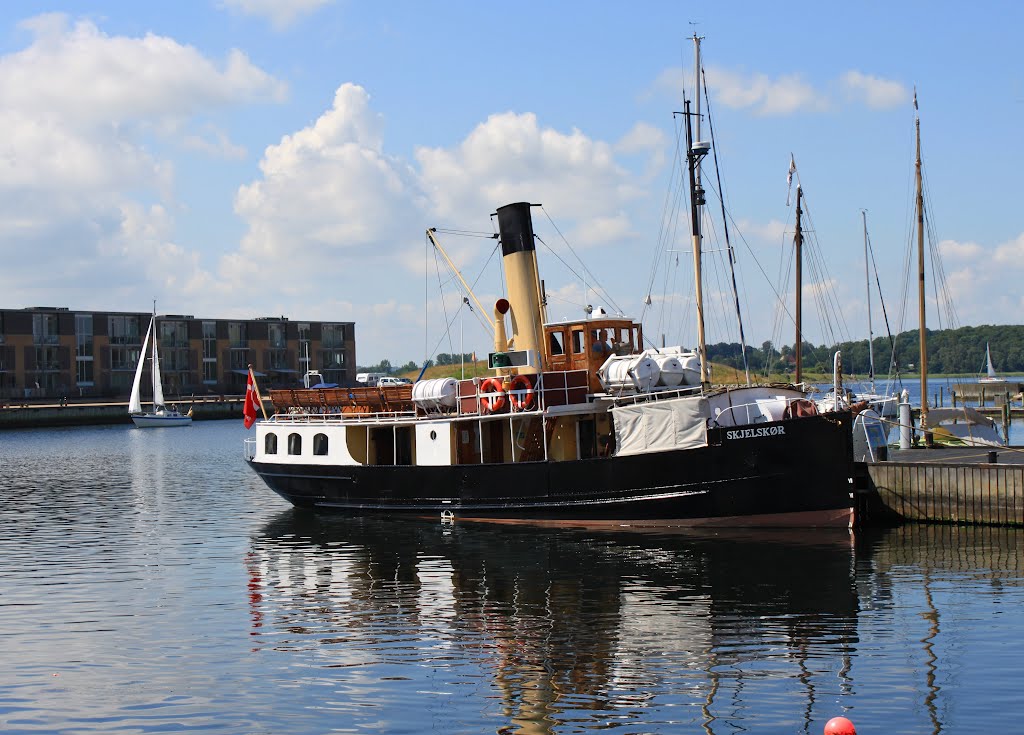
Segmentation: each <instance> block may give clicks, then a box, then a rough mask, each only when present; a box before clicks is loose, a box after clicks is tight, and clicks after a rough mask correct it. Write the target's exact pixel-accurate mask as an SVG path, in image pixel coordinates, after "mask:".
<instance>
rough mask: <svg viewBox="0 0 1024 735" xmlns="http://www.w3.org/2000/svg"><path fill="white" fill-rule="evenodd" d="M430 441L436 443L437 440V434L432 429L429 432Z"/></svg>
mask: <svg viewBox="0 0 1024 735" xmlns="http://www.w3.org/2000/svg"><path fill="white" fill-rule="evenodd" d="M430 440H431V441H436V440H437V432H436V431H434V430H433V429H431V430H430Z"/></svg>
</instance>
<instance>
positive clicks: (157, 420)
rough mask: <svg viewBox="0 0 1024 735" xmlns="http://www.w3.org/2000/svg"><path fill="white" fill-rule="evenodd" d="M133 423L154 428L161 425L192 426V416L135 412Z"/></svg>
mask: <svg viewBox="0 0 1024 735" xmlns="http://www.w3.org/2000/svg"><path fill="white" fill-rule="evenodd" d="M132 423H134V424H135V425H136V426H137V427H138V428H140V429H153V428H158V427H161V426H191V424H192V417H191V416H182V415H181V414H177V415H168V416H161V415H159V414H152V413H142V414H133V415H132Z"/></svg>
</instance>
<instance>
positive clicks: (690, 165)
mask: <svg viewBox="0 0 1024 735" xmlns="http://www.w3.org/2000/svg"><path fill="white" fill-rule="evenodd" d="M683 109H684V110H685V112H684V113H683V117H684V120H685V123H686V162H687V169H689V173H690V229H691V232H692V233H693V283H694V300H695V301H696V305H697V356H698V357H699V358H700V384H701V385H702V386H704V387H705V388H707V387H708V386H710V384H711V381H710V380H709V377H708V376H709V373H708V347H707V342H706V340H705V338H704V289H703V279H702V276H701V257H700V239H701V238H700V207H701V205H702V204H704V190H703V189H701V188H700V187H698V186H697V179H696V169H697V166H698V165H699V163H700V158H701V157H702V152H701V150H697V149H695V147H694V145H693V132H692V129H691V127H690V102H689V100H687V101H686V105H685V107H684V108H683Z"/></svg>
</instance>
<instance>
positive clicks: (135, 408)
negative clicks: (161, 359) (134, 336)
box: [128, 320, 153, 413]
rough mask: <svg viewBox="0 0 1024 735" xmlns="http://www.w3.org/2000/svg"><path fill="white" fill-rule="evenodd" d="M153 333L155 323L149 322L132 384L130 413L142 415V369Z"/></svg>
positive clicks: (129, 401) (129, 400) (129, 402)
mask: <svg viewBox="0 0 1024 735" xmlns="http://www.w3.org/2000/svg"><path fill="white" fill-rule="evenodd" d="M152 331H153V322H152V320H151V321H150V322H149V329H147V330H146V339H144V340H143V341H142V349H141V350H140V351H139V364H138V365H137V366H136V367H135V380H134V381H133V382H132V395H131V398H130V399H128V413H142V392H141V387H142V368H143V366H144V365H145V364H146V348H147V347H148V346H149V335H150V333H151V332H152Z"/></svg>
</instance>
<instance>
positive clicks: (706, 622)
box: [247, 511, 858, 733]
mask: <svg viewBox="0 0 1024 735" xmlns="http://www.w3.org/2000/svg"><path fill="white" fill-rule="evenodd" d="M856 556H857V555H856V551H855V548H854V545H853V542H852V537H851V536H850V535H849V533H847V532H845V531H843V532H837V533H830V534H823V533H821V532H814V533H813V534H809V533H807V532H777V533H773V534H767V535H766V534H764V533H758V534H749V533H748V534H735V535H726V534H724V533H723V534H719V535H716V536H715V537H713V538H707V537H691V536H686V535H674V536H670V535H650V536H644V535H637V534H629V535H625V534H623V535H615V534H611V535H609V534H604V535H593V534H584V533H566V532H564V531H559V532H544V531H535V530H524V529H518V528H505V527H502V528H493V527H473V526H463V525H457V526H454V527H447V528H446V527H443V526H440V525H437V524H427V523H414V522H384V521H373V520H345V519H335V518H323V517H316V516H311V515H305V514H302V513H298V512H294V511H288V512H285V513H283V514H282V515H280V516H279V517H277V518H276V519H275V520H274V521H273V522H271V523H269V524H268V525H267V526H266V527H265V528H264V529H263V532H262V534H260V535H259V536H258V537H257V538H255V539H254V541H253V544H252V549H251V552H250V554H249V557H248V560H247V568H248V570H249V574H250V582H249V594H250V608H251V609H250V614H251V623H252V628H251V632H252V638H253V643H254V645H255V646H256V647H257V648H263V647H269V648H272V649H273V650H275V651H291V650H308V649H309V648H319V649H321V650H322V651H323V657H322V659H321V660H322V665H323V666H324V667H352V669H353V670H354V671H359V672H361V674H362V675H370V676H374V675H376V674H375V672H376V671H377V670H386V669H388V668H389V667H390V666H391V665H394V664H396V663H397V664H402V663H409V660H410V659H409V656H414V657H415V658H416V660H417V661H419V662H420V663H421V665H425V666H427V667H431V668H434V669H435V670H436V669H446V673H445V675H444V676H442V677H441V679H442V680H443V682H442V683H441V684H442V685H441V687H440V689H439V690H438V692H439V693H440V696H442V697H443V696H445V695H444V694H443V692H444V691H448V690H456V689H458V688H459V684H458V683H459V682H460V681H462V682H463V683H464V682H465V681H466V679H465V676H466V674H465V673H464V672H459V671H457V669H458V668H459V665H455V668H454V669H451V668H447V667H449V666H452V665H453V663H454V662H459V661H463V662H464V661H467V660H469V661H472V662H473V665H474V666H475V667H478V668H479V669H480V672H481V673H482V674H484V675H485V677H486V683H485V684H484V686H485V687H486V690H487V691H486V693H485V696H487V697H489V698H491V699H493V700H495V702H496V708H495V709H494V711H493V712H491V716H492V718H493V719H497V720H500V721H502V722H499V723H494V722H492V723H491V726H490V728H489V729H492V730H495V731H497V732H516V733H549V732H553V731H554V730H555V729H561V728H563V727H570V728H571V729H580V728H582V729H590V728H593V727H595V726H599V725H605V726H611V725H617V726H625V725H627V724H629V723H633V727H636V726H637V725H639V724H640V723H643V725H644V727H645V728H651V727H652V726H653V725H656V724H657V723H659V722H660V723H662V724H664V725H669V724H672V723H685V724H697V725H700V726H702V727H703V729H704V730H705V731H706V732H709V733H714V732H733V731H735V730H736V729H737V725H738V723H739V722H740V721H743V720H751V719H756V720H757V722H758V725H759V727H763V726H768V725H778V726H780V727H781V726H785V727H788V728H790V729H791V730H800V731H803V732H809V731H810V726H811V723H812V721H813V720H814V718H815V717H816V715H817V714H818V713H817V711H816V710H817V702H818V699H819V698H820V697H821V696H823V695H824V696H831V697H833V698H834V697H836V696H840V695H842V694H844V693H847V692H849V691H850V689H851V687H852V683H851V681H850V677H849V672H850V653H851V651H852V649H853V646H854V645H855V644H856V643H857V613H858V593H857V585H856V581H855V576H854V569H855V565H856ZM413 639H417V640H416V641H415V642H414V641H413ZM423 639H427V642H426V643H425V642H424V640H423ZM412 649H415V652H414V653H413V651H412ZM356 678H358V677H357V676H355V675H354V676H353V680H352V681H350V682H348V685H349V686H352V687H355V688H357V689H359V688H360V686H361V685H360V683H359V682H357V681H356V680H355V679H356ZM471 678H472V677H471ZM471 686H472V685H471ZM362 694H364V695H365V696H367V697H368V698H369V700H370V701H372V699H373V697H374V696H375V695H376V694H379V692H376V691H374V690H373V687H367V688H366V689H365V691H363V692H362ZM765 701H770V702H772V703H773V706H772V707H771V711H761V712H753V711H752V710H751V707H752V706H760V705H761V704H763V703H764V702H765ZM755 703H757V704H755ZM780 705H782V706H780ZM755 715H756V717H755ZM749 724H751V723H749V722H748V723H747V725H749ZM819 729H820V728H819Z"/></svg>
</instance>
